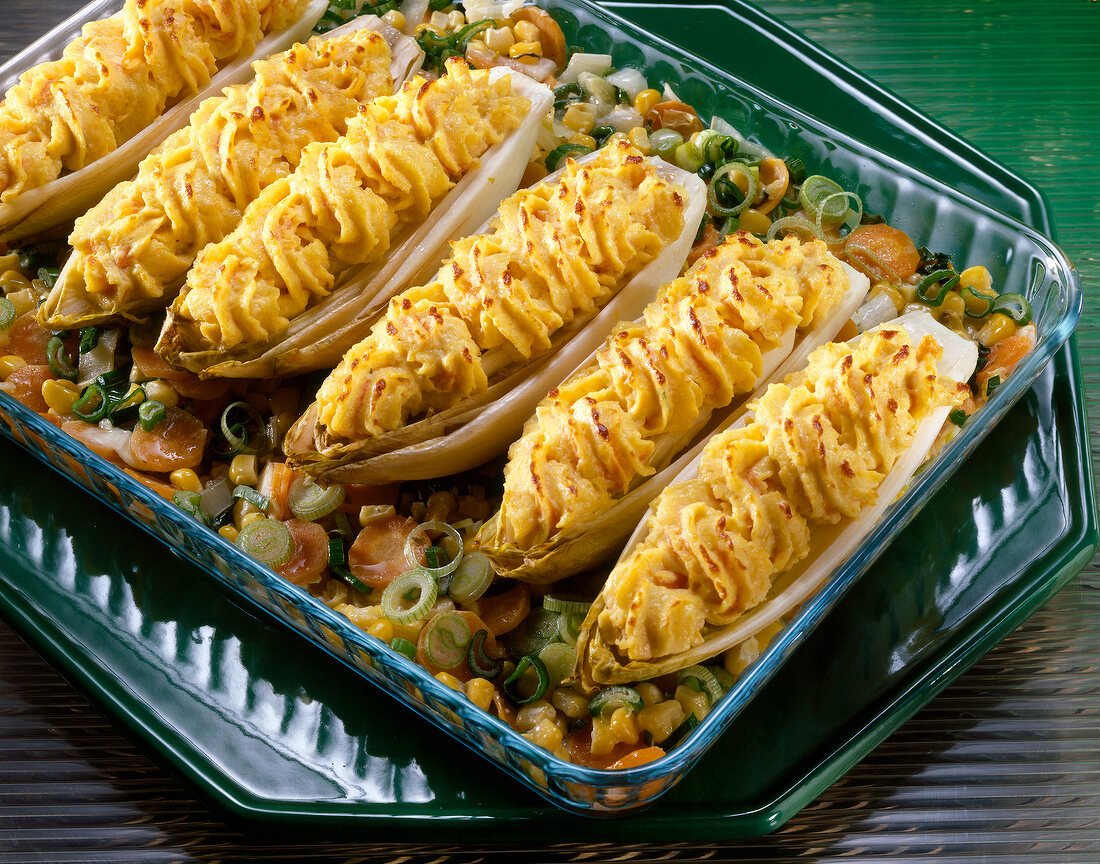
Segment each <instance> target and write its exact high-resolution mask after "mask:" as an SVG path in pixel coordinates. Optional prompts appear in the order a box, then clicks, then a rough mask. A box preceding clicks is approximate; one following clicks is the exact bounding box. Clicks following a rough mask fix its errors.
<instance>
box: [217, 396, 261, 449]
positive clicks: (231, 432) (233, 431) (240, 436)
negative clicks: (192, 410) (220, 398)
mask: <svg viewBox="0 0 1100 864" xmlns="http://www.w3.org/2000/svg"><path fill="white" fill-rule="evenodd" d="M235 414H236V415H238V416H240V415H244V418H243V420H238V421H236V422H234V415H235ZM246 423H247V424H249V425H246ZM219 426H220V427H221V433H222V437H223V438H224V439H225V442H226V445H227V446H226V447H225V448H224V449H222V448H218V450H216V451H215V455H216V456H220V457H222V458H232V457H233V456H236V455H238V454H240V453H245V454H259V453H263V452H265V451H266V450H269V449H270V446H269V444H270V442H269V441H268V440H267V436H266V435H265V434H263V433H264V429H265V425H264V419H263V417H261V416H260V412H259V411H257V410H256V409H255V408H254V407H253V406H252V405H250V404H249V403H247V402H230V403H229V404H228V405H227V406H226V407H225V410H224V411H222V416H221V420H220V422H219ZM249 426H251V428H252V429H253V430H254V432H255V438H256V439H258V443H257V444H255V445H250V444H249V440H250V438H252V434H250V433H249Z"/></svg>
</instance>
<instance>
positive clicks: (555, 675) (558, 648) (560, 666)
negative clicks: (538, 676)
mask: <svg viewBox="0 0 1100 864" xmlns="http://www.w3.org/2000/svg"><path fill="white" fill-rule="evenodd" d="M539 659H540V660H541V661H542V665H544V666H545V667H546V674H547V675H549V676H550V684H551V685H552V686H555V687H556V686H557V685H558V684H561V683H562V682H563V681H565V680H566V679H567V678H570V677H572V675H573V664H574V662H575V661H576V659H577V652H576V650H575V649H574V648H573V646H571V645H566V644H565V643H564V642H551V643H550V644H549V645H547V646H546V647H545V648H543V649H542V650H541V651H539Z"/></svg>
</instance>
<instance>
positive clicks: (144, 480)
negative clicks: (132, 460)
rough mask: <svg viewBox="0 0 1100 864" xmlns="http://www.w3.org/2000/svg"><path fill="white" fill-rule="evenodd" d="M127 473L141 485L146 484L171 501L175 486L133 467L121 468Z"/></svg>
mask: <svg viewBox="0 0 1100 864" xmlns="http://www.w3.org/2000/svg"><path fill="white" fill-rule="evenodd" d="M122 470H123V471H125V472H126V473H127V474H129V475H130V476H131V477H133V478H134V479H135V480H137V481H138V482H139V483H141V484H142V485H143V486H148V487H149V488H150V489H152V490H153V491H154V492H156V493H157V494H158V495H160V496H161V497H162V498H166V499H168V500H169V501H171V500H172V499H173V498H174V497H175V494H176V487H175V486H171V485H169V484H168V483H163V482H161V481H160V480H157V479H156V478H154V477H150V476H149V475H148V474H142V473H141V472H140V471H135V470H134V469H133V468H123V469H122Z"/></svg>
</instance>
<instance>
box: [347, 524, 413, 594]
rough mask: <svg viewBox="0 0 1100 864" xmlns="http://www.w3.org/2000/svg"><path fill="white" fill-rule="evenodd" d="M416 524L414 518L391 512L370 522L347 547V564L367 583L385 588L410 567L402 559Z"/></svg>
mask: <svg viewBox="0 0 1100 864" xmlns="http://www.w3.org/2000/svg"><path fill="white" fill-rule="evenodd" d="M416 526H417V522H416V520H415V519H409V518H408V517H406V516H399V515H398V514H396V513H394V514H393V515H392V516H387V517H386V518H384V519H377V520H375V521H374V522H371V523H370V524H369V525H367V526H366V527H365V528H363V530H361V531H360V532H359V535H358V536H357V537H356V538H355V542H354V543H352V544H351V549H349V550H348V567H349V568H350V569H351V572H352V573H353V574H354V575H355V576H356V577H357V578H358V579H359V580H360V581H362V582H365V583H366V584H367V585H373V586H374V587H376V588H385V587H386V586H387V585H389V584H390V583H391V582H392V581H393V580H394V579H395V578H397V577H398V576H400V575H401V574H402V573H404V572H405V571H406V570H408V569H410V567H409V562H408V561H407V560H406V559H405V541H406V540H408V539H409V534H411V533H412V530H413V529H414V528H415V527H416Z"/></svg>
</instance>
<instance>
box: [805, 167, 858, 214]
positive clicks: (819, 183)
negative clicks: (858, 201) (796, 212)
mask: <svg viewBox="0 0 1100 864" xmlns="http://www.w3.org/2000/svg"><path fill="white" fill-rule="evenodd" d="M843 192H844V189H843V188H842V187H841V185H840V184H839V183H837V182H836V181H835V180H830V179H829V178H828V177H823V176H822V175H820V174H812V175H810V176H809V177H807V178H806V179H805V181H803V183H802V188H801V189H799V190H798V203H799V204H801V205H802V209H803V210H805V211H806V213H807V215H809V217H810V218H811V219H813V220H814V221H815V222H818V223H819V224H822V225H839V224H840V222H842V221H843V219H844V216H845V214H846V213H847V212H848V202H847V200H837V195H839V194H842V193H843Z"/></svg>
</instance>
